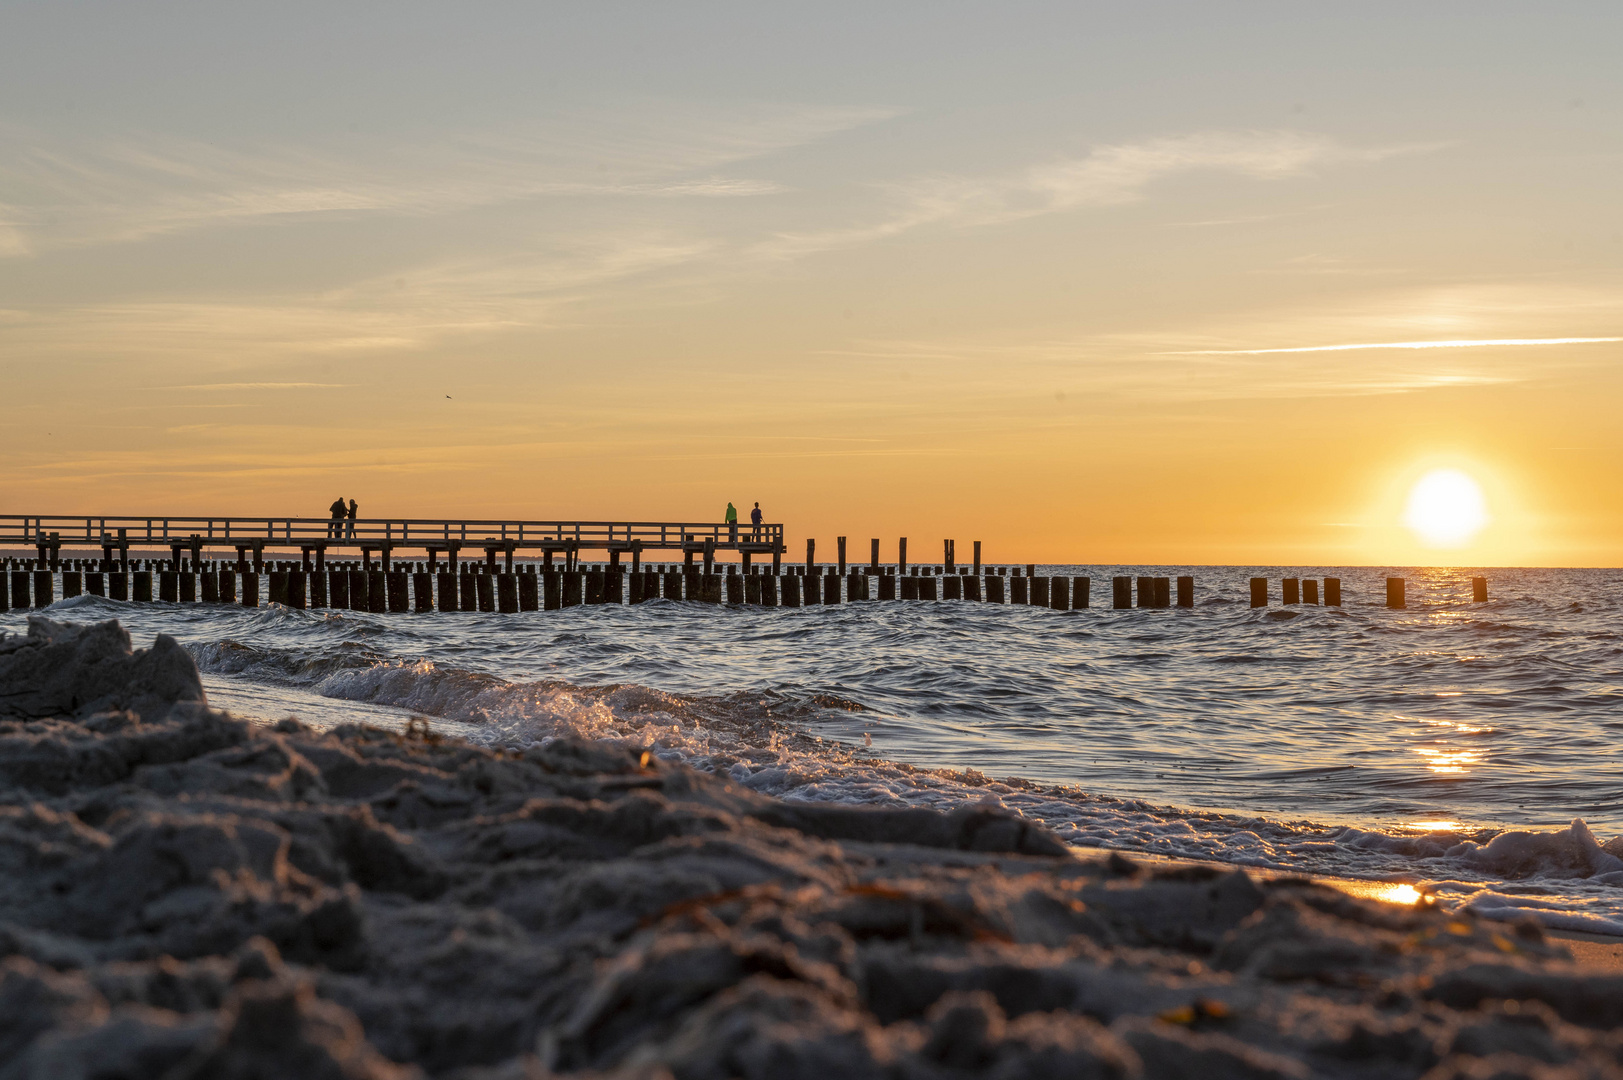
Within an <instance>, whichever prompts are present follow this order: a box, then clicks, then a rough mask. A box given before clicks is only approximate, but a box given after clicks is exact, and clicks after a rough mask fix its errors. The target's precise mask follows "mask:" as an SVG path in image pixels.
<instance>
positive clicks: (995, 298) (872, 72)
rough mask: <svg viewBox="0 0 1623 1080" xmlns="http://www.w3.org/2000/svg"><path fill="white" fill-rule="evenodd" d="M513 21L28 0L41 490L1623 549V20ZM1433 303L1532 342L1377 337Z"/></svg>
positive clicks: (1178, 550) (26, 246) (1517, 554)
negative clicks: (1435, 526) (718, 38)
mask: <svg viewBox="0 0 1623 1080" xmlns="http://www.w3.org/2000/svg"><path fill="white" fill-rule="evenodd" d="M408 6H410V5H408ZM501 10H502V11H503V12H504V17H503V18H502V19H491V20H487V21H486V22H485V23H484V24H481V25H479V26H472V25H463V24H460V23H455V22H454V19H455V17H454V16H452V15H449V14H446V13H444V12H441V11H439V10H438V9H433V10H432V11H430V9H424V11H425V12H429V13H428V14H424V15H423V17H422V18H421V19H418V20H416V21H413V20H410V19H406V20H402V21H401V22H400V24H399V25H394V24H390V26H389V27H388V28H386V29H375V30H374V29H366V30H365V31H364V33H366V34H369V35H370V34H375V35H376V36H375V37H369V38H368V45H367V48H366V49H365V50H359V51H351V52H344V51H343V50H340V54H341V55H339V56H338V58H336V59H335V58H334V57H333V55H332V53H331V50H330V49H329V48H328V47H327V45H323V44H322V43H323V42H326V43H327V44H328V45H330V43H331V42H332V41H333V40H348V38H346V37H345V35H353V34H361V33H363V31H362V30H361V29H357V27H358V26H362V25H363V24H364V20H362V19H360V18H359V17H354V24H353V25H351V24H350V23H348V22H346V23H345V24H344V25H330V26H329V25H324V24H323V22H322V20H324V19H331V20H348V19H352V16H350V15H338V14H334V15H327V14H323V12H324V11H325V9H321V8H315V7H312V8H309V9H302V8H301V9H298V11H297V12H296V13H295V14H294V15H293V16H291V17H290V18H289V20H288V21H287V22H286V23H279V24H277V26H276V27H274V28H267V26H259V25H256V24H255V21H254V20H256V19H257V18H260V16H256V15H255V14H253V13H247V12H244V13H235V14H231V15H224V14H222V15H221V16H220V19H219V21H218V22H216V23H210V24H207V25H199V24H197V23H195V22H186V21H184V20H180V17H179V16H178V15H177V16H175V20H177V21H169V20H166V19H165V18H161V17H160V18H158V19H156V20H155V21H154V25H146V24H142V25H136V24H135V23H133V22H132V23H129V24H121V23H119V22H118V18H114V19H112V20H100V19H98V20H97V21H94V22H92V21H90V20H89V19H88V17H81V16H75V15H73V14H72V13H70V12H69V13H64V12H55V13H53V12H51V11H47V10H44V9H41V10H38V11H31V12H29V13H28V16H27V19H26V20H24V21H23V22H22V24H21V30H22V32H21V33H19V34H12V35H8V40H7V41H6V42H5V43H0V68H3V69H4V71H5V74H3V75H0V102H3V103H4V104H0V365H3V369H4V370H3V373H4V376H5V385H6V387H7V394H6V399H5V400H6V404H5V407H4V409H3V410H0V411H3V416H0V431H3V434H4V437H5V444H6V447H7V454H6V457H7V467H6V468H5V469H4V470H3V471H0V511H3V512H5V513H29V514H33V513H99V514H121V513H140V514H149V513H171V514H230V513H235V514H303V515H310V516H321V515H323V514H324V513H325V507H326V506H327V504H328V503H330V502H331V501H332V499H333V498H334V497H335V496H338V495H340V494H342V495H343V496H345V497H355V498H356V499H358V501H359V502H360V504H361V508H362V509H361V512H362V514H363V516H365V515H378V516H384V515H391V516H422V517H428V516H452V517H454V516H480V517H493V516H513V517H525V518H583V519H604V518H614V519H625V518H637V519H662V518H670V519H687V520H694V519H716V518H719V517H720V514H721V510H722V508H723V507H724V506H725V505H726V503H727V501H728V500H729V499H731V500H733V501H734V502H735V503H737V504H738V506H739V507H740V509H741V510H743V511H745V512H747V509H748V507H749V504H750V503H751V502H753V501H754V500H757V499H759V500H760V501H761V503H762V506H763V507H764V508H765V510H766V513H767V515H768V517H769V519H772V520H781V521H783V522H785V523H786V525H787V530H788V536H789V543H790V551H791V557H794V556H795V555H796V554H797V553H802V552H803V551H804V538H805V537H806V536H808V535H811V536H815V537H817V538H818V541H819V553H820V554H822V553H824V552H826V553H827V554H829V555H830V556H831V555H832V550H833V538H834V536H836V535H839V534H845V535H848V536H850V537H852V538H853V543H857V544H859V545H860V547H861V549H862V551H864V552H865V550H866V541H867V538H868V537H870V536H875V535H877V536H881V537H884V538H885V544H886V547H885V550H886V552H887V556H888V555H889V553H891V552H893V551H894V538H895V537H897V536H899V535H906V536H908V537H909V538H910V545H911V546H912V550H913V551H915V552H917V553H918V556H917V557H924V556H925V555H929V557H939V551H940V539H941V538H942V537H948V536H951V537H954V538H956V539H957V540H958V541H959V545H960V547H959V550H960V552H961V553H967V551H968V545H969V542H970V541H972V540H975V539H979V540H982V541H984V543H985V545H986V553H987V554H986V558H987V560H988V561H993V562H995V561H1032V560H1037V561H1067V562H1069V561H1077V562H1127V563H1270V564H1272V563H1283V564H1347V563H1384V564H1403V565H1408V564H1415V563H1434V562H1435V563H1459V564H1475V565H1504V564H1546V565H1618V564H1619V562H1620V561H1623V437H1620V435H1619V431H1620V424H1619V421H1618V416H1619V407H1620V405H1623V342H1619V341H1615V340H1613V341H1605V340H1601V341H1590V342H1573V341H1570V340H1569V341H1566V342H1565V343H1560V342H1558V341H1557V339H1578V338H1596V339H1606V338H1618V337H1623V290H1620V270H1623V208H1620V204H1619V201H1618V199H1617V198H1616V193H1617V191H1618V189H1619V188H1618V180H1619V175H1618V174H1619V171H1620V170H1619V163H1620V162H1623V153H1620V150H1623V147H1620V145H1619V144H1620V141H1623V140H1620V135H1619V133H1620V132H1623V125H1620V124H1619V123H1618V121H1619V119H1620V117H1619V106H1620V105H1623V95H1620V94H1619V92H1618V91H1619V89H1620V86H1619V82H1620V79H1619V75H1618V74H1617V67H1616V65H1615V62H1614V59H1613V58H1612V57H1611V56H1609V55H1608V52H1607V50H1605V49H1603V48H1601V47H1599V45H1598V44H1597V43H1598V42H1601V41H1606V40H1616V36H1615V31H1616V30H1618V29H1623V28H1620V27H1618V26H1617V25H1616V23H1617V16H1616V13H1614V12H1610V11H1609V10H1608V9H1604V8H1600V7H1596V8H1595V9H1593V10H1590V9H1588V8H1584V9H1583V10H1582V11H1581V12H1574V13H1569V16H1568V17H1567V18H1565V19H1564V20H1561V21H1553V22H1552V21H1544V22H1539V23H1536V24H1535V23H1533V22H1532V21H1531V20H1532V19H1533V16H1532V14H1531V13H1529V14H1527V15H1526V17H1525V19H1524V20H1523V21H1520V22H1519V21H1518V20H1516V19H1514V18H1507V19H1502V20H1498V21H1494V20H1484V22H1483V24H1482V25H1478V26H1473V27H1471V28H1469V29H1468V30H1465V31H1462V30H1461V29H1460V28H1459V27H1458V26H1457V25H1455V24H1452V23H1450V22H1449V21H1447V20H1442V19H1433V18H1432V17H1431V16H1430V15H1427V14H1424V13H1422V14H1415V13H1412V12H1408V11H1407V9H1405V8H1403V7H1401V6H1393V7H1391V8H1389V9H1383V12H1384V14H1383V15H1382V18H1384V19H1386V20H1388V22H1389V24H1390V25H1388V27H1387V29H1389V30H1391V31H1392V33H1390V34H1385V35H1373V36H1372V32H1370V31H1369V30H1368V28H1367V26H1366V25H1365V24H1366V22H1367V21H1368V18H1367V13H1365V18H1364V19H1363V20H1351V21H1348V22H1345V23H1338V22H1336V20H1337V19H1338V18H1340V16H1335V15H1331V14H1328V13H1323V12H1321V13H1318V14H1316V15H1312V16H1308V15H1301V16H1299V17H1294V19H1293V20H1285V21H1281V20H1280V19H1279V18H1274V17H1270V18H1268V19H1264V18H1263V16H1262V14H1261V9H1256V10H1255V11H1253V12H1251V13H1250V14H1247V15H1244V16H1242V17H1239V18H1237V19H1236V18H1232V17H1229V16H1225V17H1224V18H1223V19H1218V18H1216V16H1215V14H1213V15H1211V16H1210V17H1209V19H1208V16H1207V15H1205V14H1203V13H1202V10H1201V9H1199V8H1178V9H1177V10H1178V11H1179V13H1180V17H1181V21H1179V23H1178V27H1179V29H1178V30H1177V31H1176V32H1170V34H1169V32H1166V31H1165V27H1164V25H1163V24H1160V23H1158V22H1157V21H1156V19H1155V18H1154V17H1153V14H1150V13H1145V14H1140V15H1133V14H1127V13H1123V12H1112V13H1110V14H1109V16H1108V17H1105V16H1104V15H1102V14H1101V13H1099V12H1095V13H1094V15H1095V16H1096V17H1095V18H1094V19H1093V20H1091V21H1088V20H1082V21H1078V20H1077V19H1075V18H1073V17H1072V15H1071V14H1068V13H1067V11H1066V10H1062V9H1058V8H1055V9H1050V8H1047V7H1042V6H1038V7H1035V8H1033V10H1032V12H1030V13H1028V14H1029V15H1031V17H1030V18H1026V19H1015V18H1012V17H1011V18H1010V19H1009V20H1008V21H1007V23H1001V22H1000V23H997V24H996V25H991V26H989V25H988V24H986V23H985V21H984V20H982V19H972V18H970V17H968V16H967V15H964V14H963V13H958V14H956V15H950V16H949V15H942V16H940V18H939V21H938V22H935V23H932V24H931V26H930V29H929V31H928V32H927V33H924V34H923V36H922V37H920V36H919V34H920V32H919V30H918V27H917V24H916V23H913V22H910V21H909V20H908V19H907V18H904V17H903V16H902V15H901V14H895V15H894V16H890V15H887V16H883V17H881V16H874V17H873V19H872V20H871V21H870V22H867V23H865V24H864V30H863V33H862V34H861V35H859V36H858V37H857V38H850V39H848V38H847V37H846V36H842V35H841V34H840V33H838V32H837V31H838V30H839V28H840V26H839V24H840V17H839V16H838V15H837V14H836V13H835V12H833V10H832V9H830V11H829V12H827V13H825V16H824V17H822V18H817V19H811V20H806V21H805V23H806V24H805V25H800V26H784V25H774V24H772V22H771V19H770V18H769V17H767V16H764V15H763V16H762V17H761V19H760V20H757V21H755V22H751V23H748V24H747V25H744V24H739V23H736V22H729V21H728V19H729V18H731V16H727V17H725V18H724V12H723V9H720V8H718V9H715V10H714V11H712V10H711V9H708V8H700V9H695V13H691V20H690V21H689V22H684V23H683V24H681V25H676V24H672V23H662V22H661V21H660V18H654V17H650V18H649V20H648V21H647V25H641V24H639V25H638V26H625V25H622V24H620V23H616V22H614V20H612V19H609V18H607V17H605V18H604V20H603V21H601V22H594V21H593V19H594V17H593V16H589V15H584V14H579V15H574V16H570V18H571V19H572V20H573V21H572V22H570V23H569V24H568V25H554V24H549V23H548V22H547V19H548V17H547V16H544V15H541V14H537V13H534V12H527V11H526V10H524V9H522V8H512V9H501ZM1146 10H1148V9H1146ZM848 14H849V13H848ZM1163 14H1164V13H1163ZM1253 16H1255V17H1253ZM119 18H121V17H119ZM661 18H662V17H661ZM1348 18H1349V19H1350V16H1349V17H1348ZM446 19H451V20H453V22H452V23H451V24H446V25H441V24H440V22H437V21H436V20H446ZM718 20H719V21H718ZM1203 20H1208V21H1203ZM1376 21H1379V20H1376ZM1399 24H1401V27H1400V25H1399ZM719 25H727V26H728V27H730V30H729V33H730V34H731V35H732V38H731V39H730V40H731V45H732V46H733V47H731V48H728V49H722V48H721V46H720V45H717V44H715V43H713V42H712V41H711V38H710V37H707V36H706V34H705V27H707V26H712V27H713V26H719ZM1400 29H1401V32H1399V30H1400ZM273 31H274V32H273ZM1461 33H1465V34H1466V36H1467V37H1469V38H1470V40H1469V41H1468V42H1464V43H1462V44H1461V48H1462V50H1463V51H1465V52H1471V50H1473V49H1474V50H1475V52H1474V53H1472V58H1471V59H1470V60H1464V59H1461V58H1460V57H1459V56H1458V55H1456V53H1454V52H1449V51H1448V50H1446V49H1442V48H1441V43H1443V42H1450V43H1459V42H1458V39H1459V35H1460V34H1461ZM267 34H268V35H270V37H269V38H267V37H266V35H267ZM672 35H675V36H676V37H677V38H681V39H683V40H688V39H687V38H686V37H685V36H684V35H691V40H690V41H688V43H689V44H690V45H691V46H692V47H691V48H690V49H684V48H672V49H670V50H663V51H662V50H655V52H653V53H650V52H649V51H648V48H645V46H647V47H652V46H653V45H654V44H656V43H658V42H661V41H666V40H670V39H671V38H672ZM1529 35H1533V37H1534V38H1535V39H1536V41H1537V47H1529ZM272 39H274V40H272ZM1427 42H1432V43H1436V44H1439V51H1435V52H1430V53H1428V51H1427V49H1426V48H1424V47H1423V46H1424V45H1425V44H1426V43H1427ZM904 43H905V45H906V47H905V48H904ZM182 45H184V46H186V48H185V49H182V48H181V46H182ZM887 45H888V46H890V47H891V48H892V49H893V50H896V51H895V52H893V53H890V54H887V53H886V51H885V47H886V46H887ZM1467 45H1468V46H1469V48H1466V47H1465V46H1467ZM549 50H550V51H549ZM222 53H223V56H222V55H221V54H222ZM182 54H183V55H184V59H182V60H177V59H176V57H177V56H181V55H182ZM887 55H895V56H905V60H902V61H899V62H897V63H894V64H887V63H882V62H881V59H880V58H883V57H885V56H887ZM1557 55H1559V62H1557V60H1556V59H1555V57H1556V56H1557ZM424 56H428V57H430V59H429V60H425V59H423V58H424ZM197 57H212V58H213V59H208V60H203V59H197ZM1236 57H1242V58H1243V59H1244V62H1243V63H1240V64H1236V63H1235V59H1236ZM1416 342H1422V343H1438V342H1516V343H1514V344H1511V343H1501V344H1469V345H1463V346H1459V347H1449V348H1408V347H1404V348H1391V347H1386V348H1356V349H1342V348H1331V347H1335V346H1347V345H1364V346H1369V345H1394V344H1400V343H1416ZM1319 349H1322V350H1325V351H1271V350H1319ZM1434 467H1450V468H1457V469H1460V470H1462V471H1464V472H1466V473H1467V474H1469V475H1471V476H1472V477H1474V478H1475V479H1476V481H1477V482H1478V483H1479V484H1480V485H1481V487H1482V489H1483V492H1484V495H1485V497H1486V500H1487V504H1488V509H1489V512H1490V514H1491V515H1492V521H1491V523H1490V524H1489V525H1488V526H1487V527H1486V528H1485V529H1484V530H1483V531H1482V532H1481V533H1480V534H1479V535H1478V536H1477V538H1476V540H1475V541H1474V542H1473V543H1472V544H1470V545H1469V546H1467V547H1464V548H1461V549H1455V550H1433V549H1428V548H1426V547H1424V546H1422V545H1421V544H1419V542H1418V541H1417V540H1416V539H1415V538H1414V537H1413V536H1412V535H1410V533H1409V532H1408V531H1407V530H1406V529H1404V528H1403V527H1402V526H1401V525H1400V524H1399V523H1398V519H1399V516H1400V514H1401V512H1402V507H1403V502H1404V497H1405V495H1406V493H1407V491H1408V488H1409V486H1410V485H1412V484H1413V482H1414V481H1415V480H1416V479H1417V478H1418V477H1419V476H1420V475H1422V474H1423V473H1424V472H1425V471H1426V470H1427V469H1429V468H1434Z"/></svg>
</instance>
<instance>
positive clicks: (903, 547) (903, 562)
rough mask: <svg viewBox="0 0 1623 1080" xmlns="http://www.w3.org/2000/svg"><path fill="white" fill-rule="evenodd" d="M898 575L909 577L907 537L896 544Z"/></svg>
mask: <svg viewBox="0 0 1623 1080" xmlns="http://www.w3.org/2000/svg"><path fill="white" fill-rule="evenodd" d="M896 575H897V576H898V577H906V576H907V537H905V536H904V537H902V538H901V539H900V540H898V541H897V542H896Z"/></svg>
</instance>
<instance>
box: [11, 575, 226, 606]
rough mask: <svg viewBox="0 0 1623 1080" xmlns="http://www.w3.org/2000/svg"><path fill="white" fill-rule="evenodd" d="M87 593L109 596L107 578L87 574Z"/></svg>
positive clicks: (210, 576)
mask: <svg viewBox="0 0 1623 1080" xmlns="http://www.w3.org/2000/svg"><path fill="white" fill-rule="evenodd" d="M208 577H209V578H211V579H212V577H213V575H212V574H210V575H208ZM85 592H87V593H89V594H90V595H91V596H106V595H107V578H106V577H105V576H103V575H102V574H101V573H100V572H97V571H93V572H91V573H88V574H86V575H85ZM5 606H6V579H5V576H4V575H0V611H3V610H5Z"/></svg>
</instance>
